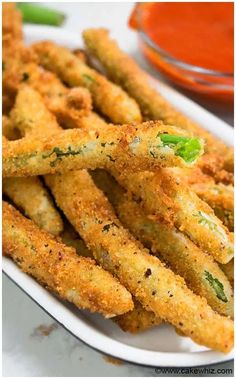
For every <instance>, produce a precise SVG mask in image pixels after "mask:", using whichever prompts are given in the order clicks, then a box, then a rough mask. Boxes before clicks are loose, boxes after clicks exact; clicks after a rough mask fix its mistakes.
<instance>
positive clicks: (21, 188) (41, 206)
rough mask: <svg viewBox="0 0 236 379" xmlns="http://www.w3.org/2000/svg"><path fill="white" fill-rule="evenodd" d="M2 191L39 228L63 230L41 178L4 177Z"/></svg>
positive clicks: (55, 232) (57, 231)
mask: <svg viewBox="0 0 236 379" xmlns="http://www.w3.org/2000/svg"><path fill="white" fill-rule="evenodd" d="M3 193H4V194H5V195H7V196H8V197H9V198H10V199H11V200H12V201H13V202H14V203H15V204H16V205H17V207H19V208H20V209H22V210H23V211H24V214H25V215H26V216H28V217H29V218H31V220H33V221H34V222H35V224H37V225H38V227H39V228H41V229H44V230H46V231H47V232H49V233H51V234H54V235H59V234H60V233H61V232H62V230H63V222H62V219H61V216H60V213H59V212H58V211H57V209H56V208H55V206H54V204H53V201H52V198H51V196H50V194H49V193H48V191H47V189H46V188H45V187H44V186H43V183H42V182H41V180H40V179H39V178H38V177H36V176H32V177H29V178H5V179H4V180H3Z"/></svg>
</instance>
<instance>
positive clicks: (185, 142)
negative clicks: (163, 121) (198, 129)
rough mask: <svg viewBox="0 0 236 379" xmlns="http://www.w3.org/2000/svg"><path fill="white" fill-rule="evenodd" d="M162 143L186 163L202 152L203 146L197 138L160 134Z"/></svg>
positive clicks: (192, 160)
mask: <svg viewBox="0 0 236 379" xmlns="http://www.w3.org/2000/svg"><path fill="white" fill-rule="evenodd" d="M158 137H159V138H160V139H161V141H162V143H163V144H164V145H166V146H169V147H170V148H172V149H173V150H174V151H175V155H177V156H179V157H181V158H182V159H183V160H184V161H185V162H186V163H191V162H194V161H195V160H196V159H197V158H198V157H199V156H200V155H201V153H202V151H203V147H202V143H201V141H200V139H199V138H191V137H182V136H175V135H170V134H160V135H158Z"/></svg>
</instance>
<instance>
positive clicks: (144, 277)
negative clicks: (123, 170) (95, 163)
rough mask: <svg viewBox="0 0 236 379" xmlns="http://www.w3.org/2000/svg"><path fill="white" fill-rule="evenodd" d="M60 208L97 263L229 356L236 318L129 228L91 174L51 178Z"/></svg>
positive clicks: (182, 327)
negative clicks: (192, 287)
mask: <svg viewBox="0 0 236 379" xmlns="http://www.w3.org/2000/svg"><path fill="white" fill-rule="evenodd" d="M46 182H47V185H48V186H49V187H50V188H51V190H52V193H53V195H54V197H55V199H56V202H57V204H58V205H59V207H60V208H61V209H62V210H63V212H64V214H65V215H66V217H67V218H68V220H69V221H70V222H71V223H72V225H73V226H74V228H75V229H76V230H77V231H78V232H79V233H80V235H81V236H82V238H83V239H84V241H85V243H86V245H87V246H88V247H89V248H90V249H91V250H92V251H93V253H94V255H95V257H96V260H98V261H99V263H100V264H101V265H102V266H103V267H104V268H106V269H107V270H109V271H111V272H112V273H113V274H115V275H116V276H117V277H118V278H119V280H120V281H121V283H123V285H125V286H126V287H127V289H129V291H130V292H131V293H132V294H133V295H134V296H135V297H136V298H137V300H138V301H140V303H141V304H142V305H143V306H144V307H145V308H146V309H147V310H150V311H152V312H154V313H155V315H156V316H157V317H160V318H162V319H164V320H166V321H168V322H170V323H171V324H173V325H175V326H176V327H178V328H179V329H180V330H181V331H182V332H183V333H184V334H186V335H188V336H189V337H191V338H192V339H193V340H194V341H195V342H197V343H199V344H204V345H206V346H208V347H210V348H213V349H215V350H219V351H224V352H227V351H229V350H231V348H232V343H233V322H232V320H230V319H228V318H226V317H223V316H220V315H218V314H217V313H215V312H214V311H213V310H212V309H211V308H210V307H209V305H207V302H206V300H205V299H203V298H201V297H199V296H197V295H195V294H193V293H192V291H191V290H189V289H188V288H187V286H186V285H185V282H184V280H183V279H182V278H180V277H179V276H176V275H175V274H174V273H173V272H172V271H171V270H169V269H167V268H165V267H164V265H163V264H162V263H161V262H160V260H159V259H158V258H156V257H153V256H151V255H150V254H149V253H148V251H147V250H146V249H144V248H143V247H142V245H141V243H138V242H137V241H136V240H135V239H134V238H133V237H132V235H130V234H129V232H128V231H127V230H126V229H124V228H123V227H122V225H121V223H120V221H119V220H118V219H117V217H116V216H115V214H114V211H113V209H112V207H111V206H110V204H109V202H108V200H107V199H106V197H105V196H104V194H103V193H102V191H100V190H99V189H98V188H97V187H96V186H95V185H94V183H93V181H92V179H91V177H90V176H89V174H88V173H87V172H86V171H77V172H71V173H68V174H65V175H60V174H59V175H48V176H47V178H46Z"/></svg>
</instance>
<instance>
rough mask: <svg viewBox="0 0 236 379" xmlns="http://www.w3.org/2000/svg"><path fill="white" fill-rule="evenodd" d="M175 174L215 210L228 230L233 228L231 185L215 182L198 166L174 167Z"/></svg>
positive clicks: (232, 193)
mask: <svg viewBox="0 0 236 379" xmlns="http://www.w3.org/2000/svg"><path fill="white" fill-rule="evenodd" d="M175 172H176V176H180V177H181V179H182V180H184V181H185V183H187V185H189V186H191V189H192V190H193V191H194V192H195V193H196V194H197V195H198V196H199V197H200V198H201V199H202V200H203V201H205V202H206V203H207V204H208V205H209V206H210V207H211V208H212V209H213V210H214V212H215V214H216V216H217V217H218V218H219V219H220V220H221V221H222V222H223V224H224V225H225V226H226V227H227V228H228V229H229V231H230V232H233V230H234V190H233V187H232V186H231V185H227V186H226V185H224V184H222V183H215V181H214V179H213V178H212V177H211V176H209V175H205V174H204V173H203V172H202V171H201V170H200V169H199V167H194V168H192V169H191V170H190V169H177V168H175Z"/></svg>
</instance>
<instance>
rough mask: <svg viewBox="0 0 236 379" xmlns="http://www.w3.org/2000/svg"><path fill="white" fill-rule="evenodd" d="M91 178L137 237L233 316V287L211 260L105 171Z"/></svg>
mask: <svg viewBox="0 0 236 379" xmlns="http://www.w3.org/2000/svg"><path fill="white" fill-rule="evenodd" d="M92 177H93V178H94V180H95V183H96V184H97V185H98V186H99V188H101V189H102V190H103V191H104V192H105V193H106V195H107V196H108V199H109V200H110V201H111V203H112V205H113V206H114V207H115V209H116V211H117V214H118V217H119V219H120V220H121V222H122V223H123V225H125V227H127V228H128V229H130V231H131V232H132V233H133V235H134V236H135V237H136V238H138V239H139V240H140V241H141V242H142V243H143V244H144V245H145V246H147V247H148V248H150V250H151V251H152V253H153V254H155V255H157V256H160V257H161V258H162V259H163V260H164V261H165V262H166V263H167V264H168V265H169V267H170V268H171V269H172V270H173V271H174V272H175V273H176V274H178V275H180V276H182V277H183V278H184V279H185V281H186V283H187V285H188V287H189V288H190V289H191V290H192V291H193V292H195V293H196V294H197V295H200V296H203V297H205V298H206V300H207V302H208V304H209V305H210V306H211V307H212V308H213V309H214V310H215V311H217V312H218V313H220V314H223V315H225V316H230V317H233V308H234V306H233V291H232V288H231V285H230V283H229V281H228V280H227V278H226V277H225V275H224V273H223V272H222V271H221V270H220V269H219V266H218V265H217V263H216V262H215V261H214V260H213V259H212V257H210V256H209V255H208V254H206V253H204V252H203V251H202V250H200V249H199V248H198V247H197V246H196V245H195V244H194V243H193V242H192V241H191V240H190V239H189V238H188V237H186V236H185V235H184V234H183V233H181V232H179V231H178V230H177V229H176V228H175V227H172V226H170V225H168V224H165V223H164V222H163V221H162V222H161V221H158V220H152V218H149V217H148V216H147V215H146V214H145V212H144V211H143V209H142V208H141V207H140V206H139V205H138V204H137V203H136V202H135V201H133V200H132V199H131V198H130V197H129V196H127V194H126V192H125V191H124V190H123V189H122V188H121V187H120V186H119V185H118V183H116V182H115V181H114V179H113V178H112V177H111V176H109V174H107V173H106V172H105V171H102V170H98V171H95V172H93V173H92Z"/></svg>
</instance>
